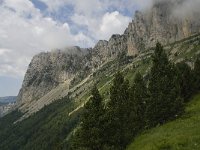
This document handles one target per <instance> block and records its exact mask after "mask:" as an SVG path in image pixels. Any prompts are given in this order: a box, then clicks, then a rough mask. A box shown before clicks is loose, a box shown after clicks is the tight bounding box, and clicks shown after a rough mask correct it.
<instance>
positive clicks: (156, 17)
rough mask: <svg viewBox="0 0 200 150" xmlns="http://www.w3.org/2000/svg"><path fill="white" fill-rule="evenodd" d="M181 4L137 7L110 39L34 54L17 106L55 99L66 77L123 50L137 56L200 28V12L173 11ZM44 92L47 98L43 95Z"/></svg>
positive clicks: (82, 74) (82, 72) (169, 0)
mask: <svg viewBox="0 0 200 150" xmlns="http://www.w3.org/2000/svg"><path fill="white" fill-rule="evenodd" d="M178 4H179V1H177V2H173V1H172V0H166V1H159V0H158V1H157V2H156V3H155V4H154V5H153V6H152V8H151V9H149V10H146V11H144V12H139V11H136V12H135V16H134V18H133V20H132V22H130V23H129V25H128V27H127V29H126V30H125V32H124V34H122V35H119V34H116V35H112V36H111V38H110V39H109V40H108V41H105V40H100V41H99V42H98V43H97V44H96V45H95V46H94V48H89V49H81V48H79V47H71V48H67V49H64V50H55V51H52V52H48V53H40V54H38V55H36V56H34V57H33V59H32V61H31V63H30V65H29V67H28V70H27V72H26V75H25V78H24V81H23V85H22V88H21V90H20V92H19V95H18V98H17V104H18V106H19V107H21V108H22V110H24V111H25V110H27V108H26V106H27V107H30V105H34V102H37V101H38V100H39V102H38V104H37V105H40V104H41V103H43V105H44V102H43V101H46V99H48V98H49V97H51V99H52V97H53V96H54V94H52V93H58V92H55V91H52V92H51V93H49V92H50V91H51V90H52V89H55V88H56V87H58V86H59V85H62V84H63V83H65V82H66V81H73V82H71V83H70V84H73V83H76V82H75V81H76V80H75V79H76V78H79V79H82V78H84V77H85V76H86V75H87V74H89V73H92V72H93V71H94V70H95V69H96V68H98V67H100V66H101V65H102V64H104V63H106V62H108V61H110V60H113V59H115V58H117V57H118V55H119V54H120V53H123V52H125V53H126V54H127V55H129V56H134V55H137V54H138V53H139V52H140V51H142V50H145V49H147V48H150V47H153V46H155V44H156V42H158V41H159V42H161V43H162V44H164V45H165V44H168V43H171V42H175V41H178V40H181V39H183V38H186V37H188V36H191V35H192V34H195V33H198V32H200V15H198V14H193V15H190V16H187V17H179V16H177V15H175V13H174V7H175V6H176V5H178ZM58 90H59V89H58ZM48 93H49V94H48ZM45 95H47V96H46V97H47V98H44V99H41V98H42V97H44V96H45ZM48 95H49V96H48ZM55 97H56V96H55ZM57 97H59V96H57ZM57 97H56V98H57ZM40 101H41V102H40ZM27 103H29V104H30V105H26V104H27ZM43 105H42V106H43ZM23 106H24V107H23ZM38 108H39V109H41V108H42V107H38Z"/></svg>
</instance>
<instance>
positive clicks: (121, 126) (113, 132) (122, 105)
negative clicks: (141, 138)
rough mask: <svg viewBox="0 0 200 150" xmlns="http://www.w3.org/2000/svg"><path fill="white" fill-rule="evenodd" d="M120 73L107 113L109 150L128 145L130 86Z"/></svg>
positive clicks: (117, 75)
mask: <svg viewBox="0 0 200 150" xmlns="http://www.w3.org/2000/svg"><path fill="white" fill-rule="evenodd" d="M128 85H129V84H128V82H127V81H125V80H124V77H123V76H122V74H121V73H120V72H118V73H117V74H116V75H115V78H114V81H113V85H112V87H111V89H110V102H109V104H108V108H107V112H106V120H107V125H106V127H105V128H106V131H105V132H106V133H107V137H105V139H106V143H107V147H109V149H114V150H118V149H123V148H124V147H125V146H126V145H127V139H126V136H125V134H126V133H127V132H128V131H127V124H126V122H127V120H128V113H129V112H128V109H127V108H128V101H129V90H128V88H129V86H128Z"/></svg>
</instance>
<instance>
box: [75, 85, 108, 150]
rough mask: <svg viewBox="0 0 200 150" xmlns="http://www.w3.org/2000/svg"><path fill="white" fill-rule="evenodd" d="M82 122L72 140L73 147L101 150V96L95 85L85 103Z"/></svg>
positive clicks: (102, 112)
mask: <svg viewBox="0 0 200 150" xmlns="http://www.w3.org/2000/svg"><path fill="white" fill-rule="evenodd" d="M84 108H85V112H84V114H83V117H82V123H81V126H80V128H79V129H78V131H77V132H76V135H75V137H74V140H73V142H72V143H73V149H76V150H77V149H81V150H82V149H87V150H101V149H102V146H103V133H104V132H103V127H102V121H103V114H104V107H103V104H102V97H101V95H100V94H99V91H98V89H97V87H96V86H95V87H94V88H93V89H92V97H91V98H90V100H89V102H87V103H86V105H85V107H84Z"/></svg>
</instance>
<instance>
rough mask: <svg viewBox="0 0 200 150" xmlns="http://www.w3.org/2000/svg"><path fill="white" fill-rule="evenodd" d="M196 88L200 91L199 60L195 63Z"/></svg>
mask: <svg viewBox="0 0 200 150" xmlns="http://www.w3.org/2000/svg"><path fill="white" fill-rule="evenodd" d="M193 74H194V87H195V90H196V91H199V90H200V59H199V58H197V60H196V61H195V63H194V70H193Z"/></svg>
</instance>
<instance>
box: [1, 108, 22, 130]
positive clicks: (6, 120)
mask: <svg viewBox="0 0 200 150" xmlns="http://www.w3.org/2000/svg"><path fill="white" fill-rule="evenodd" d="M22 115H23V114H22V113H21V112H20V111H18V110H15V111H12V112H11V113H9V114H7V115H6V116H4V117H2V118H0V134H1V132H2V131H3V130H4V129H5V128H7V127H8V126H11V125H12V123H13V122H15V121H17V119H18V118H19V117H21V116H22Z"/></svg>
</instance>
